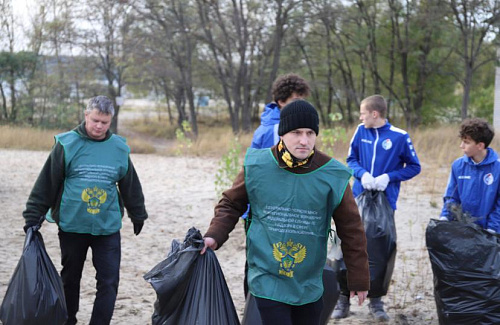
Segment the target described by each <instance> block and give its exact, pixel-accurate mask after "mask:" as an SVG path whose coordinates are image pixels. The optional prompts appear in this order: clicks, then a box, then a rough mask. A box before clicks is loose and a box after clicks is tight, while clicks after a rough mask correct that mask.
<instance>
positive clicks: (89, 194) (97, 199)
mask: <svg viewBox="0 0 500 325" xmlns="http://www.w3.org/2000/svg"><path fill="white" fill-rule="evenodd" d="M107 198H108V194H107V193H106V191H105V190H103V189H102V188H98V187H97V186H94V188H90V187H87V188H86V189H84V190H83V192H82V200H83V202H86V203H87V212H88V213H90V214H98V213H99V212H100V211H101V209H100V207H101V205H102V204H103V203H104V202H106V199H107Z"/></svg>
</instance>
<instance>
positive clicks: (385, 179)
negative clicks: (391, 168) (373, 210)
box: [374, 174, 389, 191]
mask: <svg viewBox="0 0 500 325" xmlns="http://www.w3.org/2000/svg"><path fill="white" fill-rule="evenodd" d="M388 184H389V175H387V174H382V175H380V176H377V177H375V187H374V189H375V190H377V191H385V189H386V188H387V185H388Z"/></svg>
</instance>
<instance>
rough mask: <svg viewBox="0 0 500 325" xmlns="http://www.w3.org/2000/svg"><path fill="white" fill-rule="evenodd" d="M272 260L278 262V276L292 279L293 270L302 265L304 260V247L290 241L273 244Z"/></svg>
mask: <svg viewBox="0 0 500 325" xmlns="http://www.w3.org/2000/svg"><path fill="white" fill-rule="evenodd" d="M273 256H274V259H275V260H277V261H278V262H280V270H279V274H280V275H285V276H287V277H290V278H293V268H294V267H295V265H296V264H298V263H302V261H304V259H305V258H306V247H305V246H304V245H302V244H300V243H297V244H294V243H293V241H292V240H291V239H289V240H288V242H287V243H286V244H285V243H282V242H278V243H275V244H273Z"/></svg>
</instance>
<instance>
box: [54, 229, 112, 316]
mask: <svg viewBox="0 0 500 325" xmlns="http://www.w3.org/2000/svg"><path fill="white" fill-rule="evenodd" d="M59 243H60V245H61V264H62V270H61V278H62V282H63V284H64V295H65V296H66V306H67V308H68V320H67V322H66V324H71V325H72V324H76V321H77V320H76V313H77V312H78V308H79V302H80V280H81V278H82V271H83V266H84V263H85V259H86V257H87V251H88V249H89V247H90V248H91V249H92V263H93V265H94V268H95V270H96V277H95V278H96V280H97V284H96V288H97V292H96V297H95V300H94V308H93V310H92V317H91V319H90V324H92V325H97V324H99V325H100V324H109V323H110V322H111V317H112V316H113V310H114V308H115V301H116V295H117V293H118V283H119V280H120V259H121V246H120V245H121V243H120V232H117V233H114V234H112V235H107V236H93V235H90V234H76V233H69V232H64V231H62V230H59Z"/></svg>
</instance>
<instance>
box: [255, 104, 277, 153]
mask: <svg viewBox="0 0 500 325" xmlns="http://www.w3.org/2000/svg"><path fill="white" fill-rule="evenodd" d="M279 123H280V109H279V107H278V105H277V104H276V103H269V104H267V105H266V107H265V108H264V112H262V115H261V116H260V126H259V127H258V128H257V130H255V133H254V134H253V139H252V144H251V145H250V148H256V149H263V148H271V147H272V146H274V145H275V144H277V143H278V141H279V136H278V125H279Z"/></svg>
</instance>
